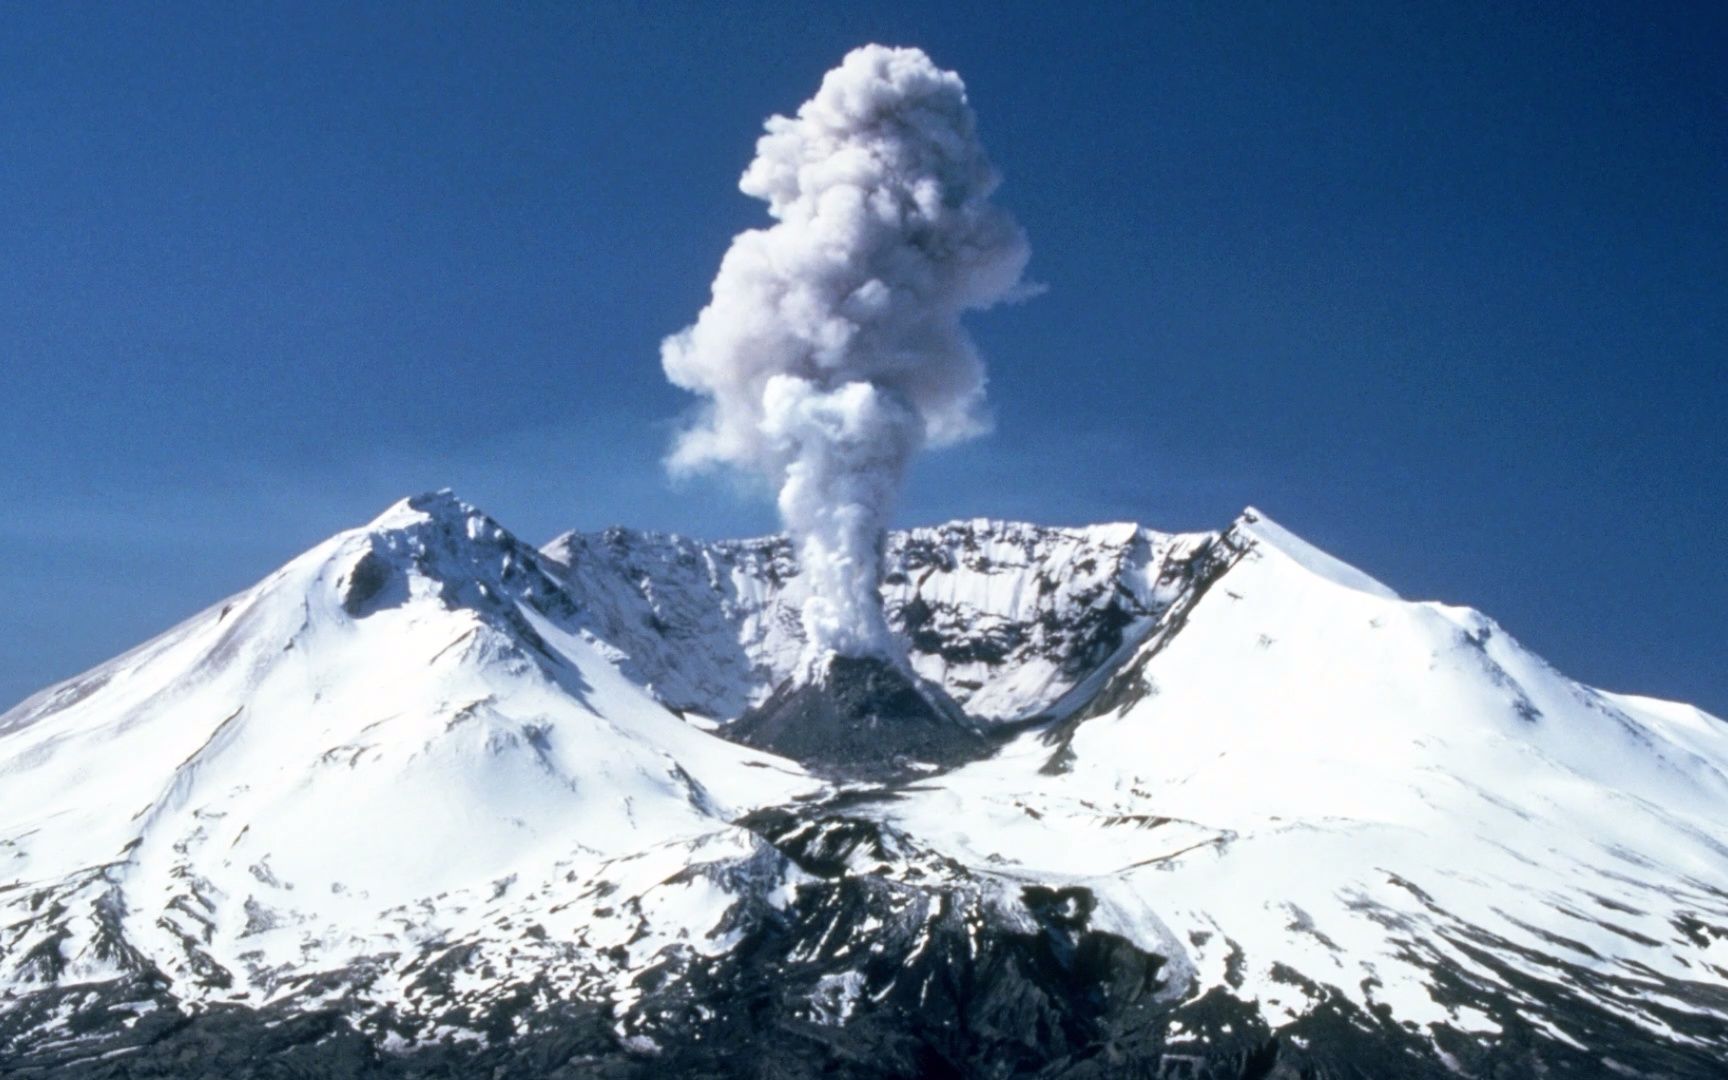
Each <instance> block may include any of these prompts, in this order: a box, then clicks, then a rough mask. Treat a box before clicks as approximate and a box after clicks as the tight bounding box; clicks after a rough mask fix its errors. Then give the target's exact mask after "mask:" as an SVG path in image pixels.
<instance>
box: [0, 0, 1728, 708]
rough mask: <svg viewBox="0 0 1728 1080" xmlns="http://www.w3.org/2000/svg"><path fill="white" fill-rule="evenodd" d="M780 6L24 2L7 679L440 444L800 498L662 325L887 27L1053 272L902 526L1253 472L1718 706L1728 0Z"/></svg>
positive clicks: (1505, 617)
mask: <svg viewBox="0 0 1728 1080" xmlns="http://www.w3.org/2000/svg"><path fill="white" fill-rule="evenodd" d="M790 7H791V5H761V4H748V3H730V4H707V3H689V4H674V3H656V4H624V3H616V4H601V3H595V4H581V5H512V6H509V7H508V8H506V7H505V6H502V5H497V6H495V5H471V6H467V7H461V6H449V7H445V6H439V5H427V4H413V5H406V4H405V5H400V6H396V5H340V4H329V5H320V4H312V3H294V4H283V5H279V6H272V5H263V4H244V5H225V4H212V5H209V6H196V5H189V4H175V5H115V6H100V5H79V6H74V5H46V4H35V5H17V6H14V7H12V8H10V9H9V10H8V11H7V17H6V19H5V20H4V26H3V27H0V405H3V407H4V411H3V413H0V507H3V508H4V512H3V513H0V604H3V607H4V612H5V616H4V617H5V626H6V632H5V648H4V649H0V707H3V706H4V705H5V704H6V703H9V702H11V701H14V700H17V699H19V698H21V697H23V696H24V695H25V694H26V693H28V692H29V691H31V690H33V689H36V688H37V687H39V686H41V685H44V684H46V683H48V682H50V681H52V680H55V679H58V678H62V677H65V676H68V675H70V674H72V673H74V672H75V671H77V670H80V669H82V668H84V667H87V666H89V665H91V664H94V663H96V662H98V661H100V660H102V659H104V658H106V657H107V656H109V655H112V654H114V653H116V652H118V651H120V650H121V649H123V648H125V647H128V646H130V645H132V644H135V643H137V642H138V641H141V640H143V639H144V638H145V637H147V636H149V635H151V634H153V633H155V632H156V631H159V630H161V629H164V628H165V627H166V626H168V625H169V624H171V623H173V622H174V621H176V620H178V619H179V618H181V617H184V616H186V615H189V614H191V613H192V612H194V611H195V610H197V609H199V608H201V607H202V606H204V605H206V604H208V603H210V602H212V601H214V600H216V599H218V598H219V597H221V596H222V595H224V594H226V593H228V592H231V591H233V590H236V589H239V588H241V587H244V586H245V585H248V584H250V583H251V582H252V581H254V580H256V579H258V578H259V577H261V576H263V575H264V574H265V573H266V572H267V571H269V570H270V569H271V568H273V567H274V566H276V565H277V564H279V563H281V562H283V561H285V560H286V559H288V558H289V557H291V556H292V555H294V554H295V553H297V552H298V551H300V550H302V549H304V548H305V547H308V546H310V545H311V544H312V543H314V542H316V541H317V540H319V539H322V538H323V537H324V536H326V535H328V534H330V533H332V532H334V531H336V530H337V529H340V528H343V527H347V526H350V525H354V524H357V523H360V522H363V521H365V520H366V519H368V518H370V517H372V516H373V515H374V514H376V513H377V512H378V511H380V510H381V509H383V507H384V506H386V505H387V504H389V503H390V502H392V501H394V500H395V499H396V498H398V497H400V496H402V495H406V494H409V493H412V492H414V491H417V490H422V489H426V488H433V487H441V486H446V485H448V486H453V487H455V488H456V489H457V490H458V491H459V492H460V493H461V494H462V495H463V496H465V497H466V498H468V499H469V500H470V501H473V502H475V503H478V504H479V505H481V506H482V507H484V508H486V509H487V510H488V511H490V512H491V513H492V514H493V515H494V516H496V517H498V518H499V519H500V520H502V521H503V522H504V523H505V524H506V525H507V526H509V527H511V528H512V529H514V530H516V531H517V532H519V533H520V534H521V535H523V536H524V537H525V538H527V539H532V540H536V541H540V540H544V539H547V538H549V537H550V536H551V535H553V534H554V533H555V532H558V531H561V530H562V529H565V528H571V527H579V528H597V527H601V526H604V525H607V524H611V523H625V524H630V525H636V526H643V527H653V528H661V529H674V530H679V531H684V532H689V533H694V534H697V535H703V536H722V535H730V534H739V533H750V532H759V531H766V530H769V529H771V528H772V527H773V517H772V512H771V507H770V505H769V504H768V503H767V502H766V501H765V500H762V499H759V498H755V497H753V496H751V495H750V494H749V493H747V492H740V491H738V490H735V489H734V488H732V487H730V486H728V485H726V484H723V483H708V484H682V485H673V484H671V483H669V482H668V481H667V480H665V478H664V476H663V474H662V472H661V469H660V464H659V462H660V457H661V455H662V453H663V451H664V449H665V446H666V442H667V432H668V424H669V423H670V422H671V421H672V420H673V419H674V418H675V417H677V415H678V414H679V412H680V410H681V409H683V408H685V407H686V406H687V405H688V401H687V400H686V399H685V398H683V397H682V396H681V395H680V394H679V393H678V392H676V391H675V390H673V389H672V388H670V387H669V386H667V385H666V384H665V382H664V379H663V377H662V375H661V373H660V370H659V365H658V358H657V344H658V341H659V339H660V338H661V337H662V336H663V335H665V334H667V333H669V332H672V331H674V330H677V329H678V328H680V327H682V326H683V325H685V324H686V323H688V322H689V321H690V320H691V319H692V318H693V317H694V316H695V313H696V311H697V310H698V308H699V307H700V306H701V305H702V303H703V302H704V300H705V298H706V295H707V284H708V281H709V280H710V278H711V277H712V275H713V272H714V269H715V267H716V264H717V261H718V259H719V256H720V254H721V253H722V252H723V251H724V250H725V247H726V243H727V241H728V238H729V237H730V236H731V235H732V234H733V233H734V232H736V231H738V230H740V229H742V228H745V227H748V226H752V225H757V224H760V223H762V222H763V220H764V215H763V214H762V211H761V207H760V205H759V204H757V203H754V202H752V201H751V200H749V199H746V198H744V197H743V196H742V195H740V194H739V193H738V192H737V190H736V181H737V177H738V174H739V173H740V172H741V171H742V169H743V167H744V166H745V164H746V163H747V162H748V161H749V158H750V156H751V153H752V147H753V144H754V140H755V138H756V135H757V134H758V132H759V129H760V125H761V122H762V120H763V118H764V117H766V116H767V115H768V114H769V113H771V112H775V111H790V110H792V109H794V108H796V106H797V105H798V104H799V103H800V102H801V101H803V100H804V99H805V98H806V97H807V96H808V95H809V94H810V92H811V91H812V90H813V89H814V88H815V86H816V84H817V82H818V80H819V78H820V76H821V74H822V72H823V71H824V70H826V69H827V68H828V67H830V66H832V65H833V64H834V63H835V62H837V61H838V60H839V58H840V57H841V56H842V55H843V54H844V53H845V51H846V50H847V49H849V48H851V47H853V46H855V45H858V44H861V43H864V42H866V41H872V40H874V41H882V42H886V43H891V44H916V45H919V46H922V47H924V48H926V49H927V50H929V51H930V52H931V54H932V55H933V56H934V57H935V58H936V60H937V61H938V62H939V63H941V64H943V65H944V66H947V67H952V68H955V69H957V70H958V71H960V72H961V74H962V75H963V76H964V77H965V79H966V81H967V84H968V86H969V88H970V91H971V95H972V100H973V103H974V105H975V106H976V108H977V110H978V112H979V114H980V117H981V122H982V127H983V134H984V137H985V140H986V143H987V144H988V146H989V147H990V149H991V151H992V154H993V156H994V157H995V159H996V161H997V163H998V165H999V167H1000V168H1001V170H1002V172H1003V173H1004V175H1005V178H1006V182H1005V184H1004V187H1003V189H1002V192H1001V199H1002V201H1003V202H1004V203H1006V204H1007V205H1009V206H1010V207H1011V208H1012V209H1013V210H1014V212H1015V213H1016V214H1017V215H1018V216H1019V218H1020V219H1021V221H1022V222H1023V223H1024V225H1025V227H1026V229H1027V231H1028V233H1029V234H1030V236H1031V239H1032V244H1033V249H1034V255H1033V264H1032V271H1031V272H1032V275H1033V276H1034V277H1035V278H1036V279H1037V280H1038V281H1040V282H1042V283H1044V284H1045V285H1047V286H1048V292H1047V293H1046V294H1045V295H1043V296H1041V297H1039V298H1038V299H1036V300H1033V301H1031V302H1028V303H1025V304H1022V305H1019V306H1016V307H1013V308H1007V309H1001V310H998V311H994V312H989V313H985V314H983V315H981V316H979V317H977V318H976V319H975V320H974V328H975V331H976V334H977V337H978V339H979V341H980V342H981V344H982V345H983V347H984V349H985V351H986V353H987V355H988V357H989V359H990V362H991V375H992V390H991V392H992V396H993V400H994V403H995V411H996V416H997V431H996V433H995V434H994V435H992V436H990V437H988V438H986V439H984V440H981V441H979V442H976V443H973V444H970V445H968V446H965V447H962V448H959V449H955V450H951V451H945V452H942V453H940V454H936V455H931V456H929V457H927V458H926V459H925V460H923V461H921V462H920V463H919V465H918V467H917V472H916V475H915V476H914V478H913V481H912V484H911V486H910V489H909V491H908V492H907V495H906V498H905V500H904V503H903V504H902V506H901V509H900V511H899V513H898V515H897V517H898V519H899V520H900V521H901V522H903V523H918V522H931V521H937V520H942V519H947V518H952V517H960V516H974V515H989V516H998V517H1016V518H1030V519H1036V520H1041V521H1048V522H1070V523H1072V522H1089V521H1097V520H1105V519H1135V520H1139V521H1143V522H1146V523H1148V524H1151V525H1153V526H1155V527H1160V528H1167V529H1189V528H1209V527H1217V526H1221V525H1223V524H1225V523H1226V522H1228V521H1229V519H1230V518H1231V517H1232V516H1233V515H1234V514H1235V513H1236V512H1237V511H1238V510H1239V509H1240V508H1241V507H1242V506H1243V505H1244V504H1248V503H1253V504H1255V505H1258V506H1260V507H1261V508H1262V509H1264V510H1265V511H1267V512H1268V513H1269V514H1271V515H1272V516H1273V517H1275V518H1277V519H1278V520H1280V521H1282V522H1283V523H1284V524H1286V525H1287V526H1289V527H1290V528H1292V529H1293V530H1295V531H1296V532H1298V533H1299V534H1301V535H1303V536H1305V537H1307V538H1308V539H1310V540H1312V541H1313V542H1315V543H1317V544H1319V545H1320V546H1322V547H1325V548H1327V549H1328V550H1330V551H1332V552H1334V553H1335V554H1337V555H1339V556H1340V557H1342V558H1344V559H1346V560H1348V561H1350V562H1353V563H1355V564H1357V565H1359V566H1361V567H1362V568H1363V569H1365V570H1367V571H1368V572H1370V573H1372V574H1374V575H1376V576H1378V577H1380V578H1382V579H1383V580H1385V581H1386V582H1387V583H1388V584H1390V585H1392V586H1393V587H1394V588H1396V589H1398V590H1399V591H1400V592H1402V593H1404V594H1405V595H1407V596H1413V597H1422V598H1427V597H1435V598H1441V599H1445V600H1448V601H1452V602H1457V603H1467V604H1470V605H1473V606H1476V607H1479V608H1482V609H1483V610H1485V611H1487V612H1488V613H1490V614H1491V615H1493V616H1495V617H1496V618H1498V619H1499V620H1500V621H1501V622H1502V623H1504V624H1505V625H1506V626H1507V628H1508V629H1509V630H1510V631H1511V632H1512V633H1513V634H1514V635H1516V636H1518V637H1520V638H1521V639H1523V640H1524V641H1525V642H1526V643H1527V644H1529V645H1531V646H1532V647H1534V648H1535V649H1536V650H1537V651H1538V652H1541V653H1542V654H1544V655H1545V656H1547V657H1548V658H1549V659H1550V660H1552V661H1553V662H1554V663H1555V664H1556V665H1557V666H1558V667H1560V668H1561V669H1562V670H1564V671H1566V672H1567V673H1569V674H1571V675H1574V676H1576V677H1578V678H1581V679H1583V680H1585V681H1587V682H1591V683H1594V684H1597V685H1602V686H1606V687H1608V688H1611V689H1620V690H1629V691H1637V692H1644V693H1652V694H1657V695H1662V696H1669V697H1678V698H1683V699H1689V700H1693V701H1696V702H1698V703H1699V704H1701V705H1703V706H1705V707H1706V708H1708V709H1710V710H1712V711H1714V712H1716V713H1718V714H1725V713H1728V663H1725V661H1728V560H1725V559H1724V555H1723V539H1724V534H1725V532H1728V498H1725V497H1724V496H1725V494H1728V492H1725V487H1728V485H1725V483H1724V479H1723V472H1724V467H1725V465H1728V424H1725V422H1724V417H1725V414H1728V373H1725V370H1724V360H1725V352H1728V65H1725V64H1724V63H1723V62H1722V58H1723V56H1724V55H1728V9H1724V8H1723V7H1722V6H1720V5H1704V4H1697V5H1676V6H1667V7H1664V6H1659V5H1658V6H1652V5H1595V4H1579V5H1564V6H1554V5H1549V6H1548V7H1549V8H1550V9H1552V10H1540V9H1539V8H1538V6H1528V9H1527V10H1519V11H1515V10H1511V9H1512V8H1513V7H1515V5H1487V4H1483V5H1442V4H1433V5H1428V4H1421V5H1399V4H1383V3H1362V4H1353V5H1337V4H1323V5H1314V6H1312V7H1307V8H1305V7H1304V6H1303V5H1260V4H1252V5H1186V4H1156V5H1147V4H1124V5H1121V6H1110V5H1102V4H1094V5H1068V4H1047V3H1038V4H1030V3H1028V4H1009V5H1002V4H994V3H992V4H976V5H972V4H941V5H933V4H923V3H919V4H905V5H899V4H874V5H870V6H869V7H868V9H867V10H866V9H865V7H864V6H862V5H838V4H821V5H810V6H805V7H799V8H797V9H796V11H795V12H793V13H788V11H786V10H782V8H790Z"/></svg>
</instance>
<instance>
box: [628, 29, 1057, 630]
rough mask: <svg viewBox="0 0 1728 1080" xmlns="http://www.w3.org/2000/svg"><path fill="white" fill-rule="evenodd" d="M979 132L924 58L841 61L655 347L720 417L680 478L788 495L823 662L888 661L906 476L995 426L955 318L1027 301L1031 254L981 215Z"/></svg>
mask: <svg viewBox="0 0 1728 1080" xmlns="http://www.w3.org/2000/svg"><path fill="white" fill-rule="evenodd" d="M975 127H976V122H975V119H974V117H973V114H972V110H971V107H970V106H968V104H967V102H966V88H965V85H964V84H963V83H961V81H960V77H959V76H958V75H956V74H954V73H953V72H951V71H943V70H941V69H940V68H938V67H937V66H936V65H935V64H933V63H932V62H931V61H930V58H929V57H928V56H926V55H925V54H924V53H923V52H922V51H920V50H918V49H891V48H885V47H883V46H880V45H868V46H865V47H863V48H861V49H856V50H854V51H853V52H851V53H850V54H848V55H847V57H846V59H845V60H844V61H843V62H842V63H841V65H840V66H839V67H837V68H835V69H834V70H833V71H830V72H829V73H828V74H827V76H826V77H824V78H823V80H822V87H821V89H820V90H818V91H817V93H816V96H815V97H814V98H811V99H810V100H809V101H807V102H805V103H804V105H803V106H802V107H800V108H799V110H798V115H797V116H796V117H785V116H775V117H773V118H771V119H770V120H769V121H768V124H767V134H766V135H764V136H763V137H762V138H761V140H760V141H758V142H757V144H756V159H755V161H753V162H751V164H750V167H749V169H748V170H746V172H745V173H744V177H743V179H742V180H741V181H740V182H739V187H740V188H741V189H742V190H743V191H744V193H745V194H747V195H752V196H754V197H756V198H759V199H762V200H763V201H765V202H766V203H767V204H768V212H769V214H770V215H771V216H772V217H773V218H774V222H775V223H774V224H773V225H771V226H769V227H768V228H764V229H752V230H749V231H747V232H744V233H740V234H739V235H738V236H737V237H736V238H734V239H733V241H732V246H731V249H730V250H728V251H727V252H726V257H725V259H724V260H722V262H721V264H720V272H719V274H718V275H717V276H716V277H715V279H714V286H713V298H712V300H711V301H710V302H709V304H708V306H707V307H705V308H703V309H702V313H701V315H700V316H698V318H697V320H696V323H695V325H693V326H690V327H688V328H686V329H685V330H684V331H682V332H681V333H678V334H675V335H673V336H672V337H669V338H667V339H666V341H665V343H664V344H663V345H662V347H661V359H662V362H663V363H664V365H665V368H666V374H667V376H668V377H670V378H671V380H672V381H673V382H674V383H676V384H677V385H679V386H681V387H683V388H685V389H687V390H692V391H694V392H696V393H698V394H701V395H703V396H704V397H706V398H708V399H709V400H708V402H707V403H706V405H705V406H704V408H703V410H702V412H701V413H700V416H699V418H698V419H697V421H696V422H695V423H694V424H693V425H692V426H690V427H689V428H688V429H687V430H685V431H684V432H683V434H682V435H681V436H680V438H679V439H678V441H677V444H676V446H675V447H674V449H673V452H672V455H671V458H670V463H671V466H672V468H673V469H674V470H675V471H689V470H696V469H702V468H706V467H710V466H714V465H726V466H732V467H735V468H738V469H741V470H746V471H749V472H753V473H756V474H759V475H762V476H765V477H767V478H768V479H769V480H770V481H771V482H772V483H774V484H776V485H777V486H778V487H779V491H780V497H779V506H780V513H781V515H782V517H783V518H784V520H785V523H786V527H787V529H788V530H789V531H790V532H791V533H792V535H793V538H794V539H795V541H796V542H797V543H798V546H799V558H800V561H801V564H802V567H803V574H804V577H805V580H806V588H807V590H808V594H809V599H808V600H807V602H806V604H805V607H804V624H805V628H806V631H807V632H808V636H809V639H810V643H811V649H812V655H813V656H821V655H824V654H825V653H826V652H828V651H834V652H838V653H840V654H842V655H847V656H870V655H876V656H892V655H893V649H892V647H891V644H890V639H889V635H888V631H887V626H886V623H885V621H884V618H883V614H882V609H881V600H880V593H879V591H878V590H879V578H880V544H881V538H882V535H883V531H884V529H885V528H886V526H887V518H888V513H889V510H890V508H891V507H892V504H893V502H894V497H895V495H896V493H897V492H898V491H899V488H900V483H901V480H902V477H903V476H904V474H905V471H906V466H907V464H908V462H909V461H910V460H911V458H912V455H913V454H915V453H917V451H918V450H919V449H921V448H922V447H924V446H926V445H942V444H945V443H952V442H955V441H957V440H960V439H965V438H968V437H970V436H973V435H976V434H978V433H980V432H982V431H983V430H984V429H985V428H986V427H987V426H988V418H987V417H986V415H985V412H984V365H983V362H982V361H981V359H980V358H979V355H978V351H977V349H976V348H975V347H974V346H973V344H972V341H971V339H970V338H969V337H968V336H967V334H966V331H965V330H964V329H963V328H962V327H961V325H960V316H961V314H962V313H963V312H965V311H967V310H970V309H974V308H983V307H988V306H990V305H991V304H994V303H996V302H998V301H1000V300H1003V299H1005V298H1009V297H1011V296H1012V295H1013V294H1014V293H1015V292H1016V291H1018V290H1019V289H1020V288H1021V286H1020V275H1021V272H1022V271H1023V270H1024V269H1025V266H1026V260H1027V257H1028V249H1027V246H1026V239H1025V236H1024V234H1023V233H1022V232H1021V230H1020V227H1019V226H1018V225H1017V224H1015V222H1014V220H1013V219H1012V218H1011V217H1009V216H1008V214H1007V213H1006V212H1004V211H1003V210H1002V209H1000V208H998V207H996V206H993V205H991V203H990V201H989V199H990V195H991V193H992V192H993V191H995V189H996V186H997V184H998V182H999V181H998V177H997V175H996V172H995V170H994V169H993V168H992V167H991V165H990V162H989V159H988V158H986V157H985V154H984V149H983V147H982V146H981V145H980V144H979V142H978V138H977V134H976V130H975Z"/></svg>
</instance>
